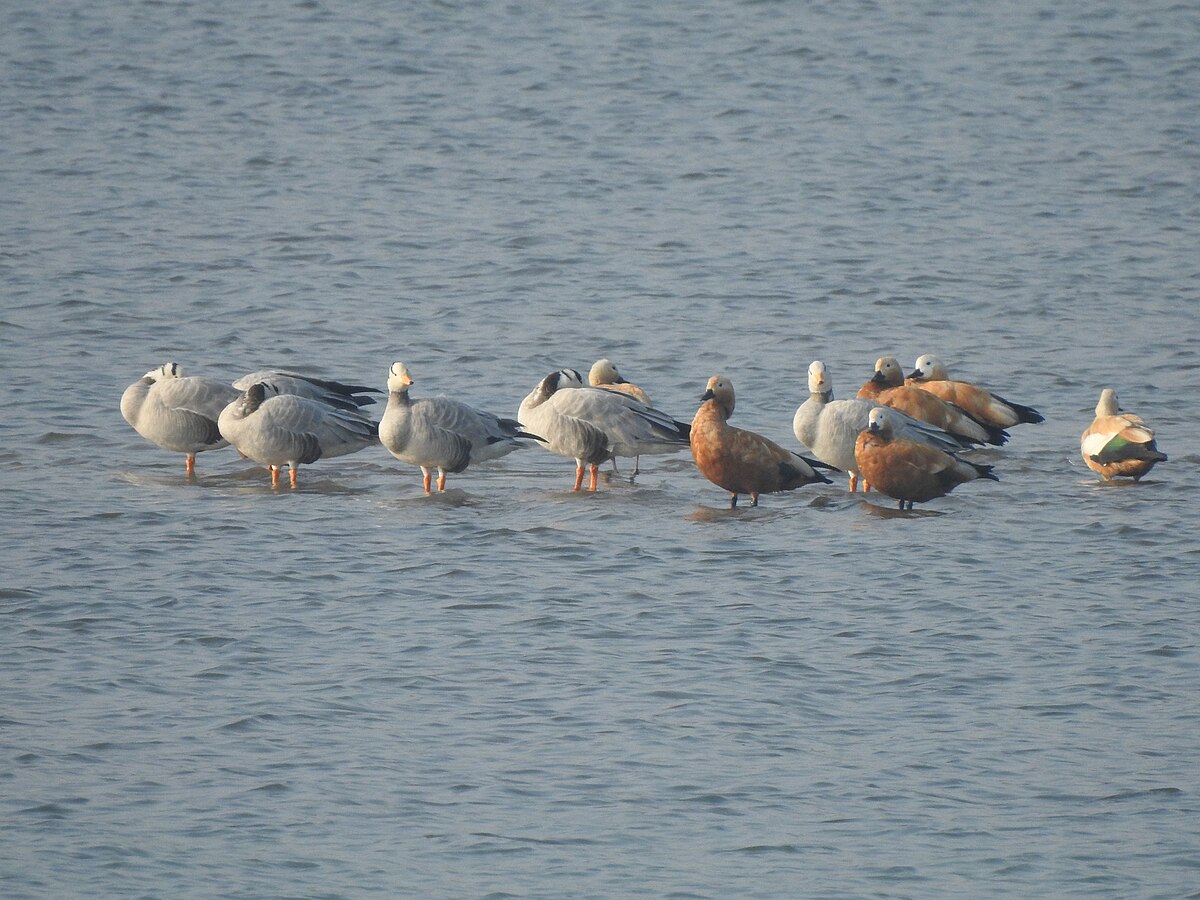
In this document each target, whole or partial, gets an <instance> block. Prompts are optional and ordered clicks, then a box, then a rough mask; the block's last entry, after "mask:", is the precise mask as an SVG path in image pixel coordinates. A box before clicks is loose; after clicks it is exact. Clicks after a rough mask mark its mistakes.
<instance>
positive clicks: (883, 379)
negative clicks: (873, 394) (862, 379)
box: [871, 356, 904, 387]
mask: <svg viewBox="0 0 1200 900" xmlns="http://www.w3.org/2000/svg"><path fill="white" fill-rule="evenodd" d="M871 380H872V381H877V382H879V383H881V384H884V385H887V386H888V387H899V386H900V385H902V384H904V370H903V369H901V368H900V363H899V362H897V360H896V357H894V356H881V357H879V359H877V360H875V376H874V377H873V378H872V379H871Z"/></svg>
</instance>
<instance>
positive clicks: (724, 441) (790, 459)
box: [691, 375, 830, 507]
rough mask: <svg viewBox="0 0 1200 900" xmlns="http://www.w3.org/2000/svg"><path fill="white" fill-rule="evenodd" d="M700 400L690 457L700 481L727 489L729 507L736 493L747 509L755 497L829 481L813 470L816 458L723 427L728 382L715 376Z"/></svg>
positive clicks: (728, 407)
mask: <svg viewBox="0 0 1200 900" xmlns="http://www.w3.org/2000/svg"><path fill="white" fill-rule="evenodd" d="M700 399H701V400H702V401H703V402H702V403H701V405H700V408H699V409H698V410H697V411H696V416H695V418H694V419H692V431H691V445H692V458H693V459H695V461H696V467H697V468H698V469H699V470H700V472H701V474H703V475H704V477H705V478H707V479H708V480H709V481H711V482H712V483H713V484H715V485H717V487H720V488H724V489H725V490H727V491H729V493H730V502H729V505H730V507H734V506H737V499H738V494H749V495H750V505H751V506H757V505H758V495H759V494H770V493H775V492H777V491H790V490H794V489H796V488H798V487H801V486H803V485H806V484H813V483H814V482H820V483H824V484H829V483H830V481H829V479H828V478H826V477H825V476H824V475H821V474H820V473H818V472H817V471H816V470H815V469H814V468H813V463H815V462H816V461H815V460H810V459H807V458H805V457H803V456H800V455H799V454H796V453H792V452H791V451H790V450H785V449H784V448H783V447H780V446H779V445H778V444H776V443H775V442H774V441H772V440H770V439H769V438H766V437H763V436H762V435H761V434H756V433H755V432H753V431H745V430H743V429H741V428H734V427H733V426H731V425H729V424H728V421H727V420H728V419H729V417H730V416H731V415H733V408H734V393H733V383H732V382H731V381H730V380H729V379H728V378H725V377H722V376H719V375H714V376H713V377H712V378H710V379H709V380H708V388H707V390H706V391H705V392H704V395H703V396H702V397H701V398H700ZM817 465H821V464H820V463H817Z"/></svg>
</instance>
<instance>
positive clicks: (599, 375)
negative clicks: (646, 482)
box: [588, 359, 687, 480]
mask: <svg viewBox="0 0 1200 900" xmlns="http://www.w3.org/2000/svg"><path fill="white" fill-rule="evenodd" d="M588 383H589V384H590V385H591V386H592V387H594V388H600V389H601V390H605V391H609V392H611V393H614V394H616V395H617V396H619V397H624V398H628V399H630V400H634V401H636V402H637V403H640V404H642V406H643V407H645V408H646V409H648V410H653V409H654V408H653V406H652V405H651V403H650V397H649V395H648V394H647V393H646V392H645V391H644V390H642V389H641V388H640V387H638V386H637V385H636V384H631V383H630V382H628V381H626V380H625V379H624V378H623V377H621V373H620V372H619V371H617V366H616V363H614V362H613V361H612V360H610V359H598V360H596V362H595V363H593V364H592V368H591V371H590V372H588ZM628 405H630V406H632V404H628ZM657 412H658V411H657V410H655V413H657ZM658 415H659V416H660V418H661V419H662V420H664V421H665V420H666V419H670V416H667V415H666V413H658ZM681 426H682V423H678V422H676V423H675V424H674V426H669V427H674V428H675V429H676V430H678V429H679V428H680V427H681ZM682 437H683V438H684V439H685V440H682V441H680V440H676V439H675V438H671V437H668V439H667V441H666V444H665V445H664V446H666V447H667V448H668V449H660V450H658V451H655V452H663V453H665V452H669V445H671V444H676V445H679V444H684V443H686V438H687V434H686V433H683V434H682ZM676 449H677V447H676ZM625 455H626V454H624V453H620V452H614V454H613V461H612V462H613V471H614V472H616V471H617V457H618V456H625ZM640 468H641V456H640V454H634V456H633V471H632V472H631V473H630V475H629V478H630V480H633V479H634V478H636V477H637V475H638V472H639V471H640Z"/></svg>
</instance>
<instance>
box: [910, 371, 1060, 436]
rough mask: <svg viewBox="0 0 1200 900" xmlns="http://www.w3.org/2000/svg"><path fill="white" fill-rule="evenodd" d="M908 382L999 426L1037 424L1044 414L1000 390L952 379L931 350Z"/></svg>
mask: <svg viewBox="0 0 1200 900" xmlns="http://www.w3.org/2000/svg"><path fill="white" fill-rule="evenodd" d="M906 383H907V384H910V385H912V386H914V387H919V388H920V389H921V390H923V391H928V392H929V393H931V394H933V395H934V396H935V397H939V398H940V399H942V400H945V401H946V402H947V403H953V404H954V405H955V406H957V407H959V408H961V409H963V410H965V411H966V413H967V415H969V416H971V418H973V419H976V420H977V421H979V422H982V423H983V424H984V425H991V426H994V427H996V428H1012V426H1014V425H1019V424H1021V423H1022V422H1028V423H1030V424H1037V423H1038V422H1044V421H1045V420H1046V419H1045V416H1043V415H1042V414H1041V413H1040V412H1038V411H1037V410H1036V409H1034V408H1033V407H1032V406H1022V405H1021V404H1020V403H1013V402H1012V401H1011V400H1005V399H1004V398H1003V397H1001V396H1000V395H999V394H995V393H992V392H991V391H989V390H987V389H986V388H983V387H980V386H979V385H977V384H971V383H969V382H966V381H953V380H952V379H951V378H950V373H949V372H948V371H947V370H946V366H945V365H944V364H943V363H942V361H941V360H940V359H938V358H937V357H936V356H934V355H933V354H932V353H926V354H924V355H922V356H918V357H917V362H916V364H915V365H914V366H913V370H912V371H911V372H909V373H908V379H907V382H906Z"/></svg>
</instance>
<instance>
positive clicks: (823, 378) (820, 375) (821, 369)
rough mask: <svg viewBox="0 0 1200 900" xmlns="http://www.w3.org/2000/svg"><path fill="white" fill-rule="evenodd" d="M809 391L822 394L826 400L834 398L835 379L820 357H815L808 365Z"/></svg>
mask: <svg viewBox="0 0 1200 900" xmlns="http://www.w3.org/2000/svg"><path fill="white" fill-rule="evenodd" d="M808 392H809V393H810V394H822V395H824V397H825V399H826V400H831V399H833V379H832V378H830V377H829V370H828V369H826V368H825V363H823V362H821V361H820V360H819V359H814V360H813V361H812V362H811V363H809V365H808Z"/></svg>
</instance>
